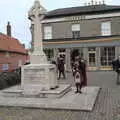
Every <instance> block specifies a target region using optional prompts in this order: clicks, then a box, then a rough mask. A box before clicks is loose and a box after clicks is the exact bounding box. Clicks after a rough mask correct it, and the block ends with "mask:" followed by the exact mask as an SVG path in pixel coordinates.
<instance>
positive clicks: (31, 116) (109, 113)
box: [0, 72, 120, 120]
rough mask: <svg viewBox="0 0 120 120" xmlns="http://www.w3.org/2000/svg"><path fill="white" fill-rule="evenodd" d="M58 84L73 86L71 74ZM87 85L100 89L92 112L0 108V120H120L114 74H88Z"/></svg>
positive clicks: (118, 99) (118, 96)
mask: <svg viewBox="0 0 120 120" xmlns="http://www.w3.org/2000/svg"><path fill="white" fill-rule="evenodd" d="M59 83H70V84H72V85H74V82H73V79H72V76H71V74H70V73H69V74H68V76H67V79H66V80H62V79H61V80H59ZM88 85H90V86H91V85H92V86H93V85H95V86H96V85H97V86H100V87H101V88H102V89H101V91H100V94H99V96H98V99H97V101H96V104H95V107H94V109H93V111H92V112H85V111H69V110H46V109H27V108H17V107H0V120H120V86H118V85H116V73H114V72H88Z"/></svg>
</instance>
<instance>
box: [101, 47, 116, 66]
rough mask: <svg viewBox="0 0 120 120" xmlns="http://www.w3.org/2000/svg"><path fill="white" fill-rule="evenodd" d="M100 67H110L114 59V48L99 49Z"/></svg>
mask: <svg viewBox="0 0 120 120" xmlns="http://www.w3.org/2000/svg"><path fill="white" fill-rule="evenodd" d="M100 53H101V59H100V60H101V65H102V66H111V63H112V60H113V59H115V47H103V48H101V51H100Z"/></svg>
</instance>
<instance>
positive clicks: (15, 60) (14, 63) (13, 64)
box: [0, 52, 29, 72]
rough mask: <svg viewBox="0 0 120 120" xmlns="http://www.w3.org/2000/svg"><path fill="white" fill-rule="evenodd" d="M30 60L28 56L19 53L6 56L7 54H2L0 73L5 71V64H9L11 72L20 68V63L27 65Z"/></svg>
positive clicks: (0, 55)
mask: <svg viewBox="0 0 120 120" xmlns="http://www.w3.org/2000/svg"><path fill="white" fill-rule="evenodd" d="M28 59H29V58H28V55H24V54H19V53H10V54H8V55H6V52H0V72H2V71H3V66H5V64H8V68H9V71H11V70H14V69H16V68H17V67H18V66H19V61H21V63H22V64H25V63H26V61H27V60H28Z"/></svg>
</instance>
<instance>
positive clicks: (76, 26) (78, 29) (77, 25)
mask: <svg viewBox="0 0 120 120" xmlns="http://www.w3.org/2000/svg"><path fill="white" fill-rule="evenodd" d="M72 31H80V24H73V25H72Z"/></svg>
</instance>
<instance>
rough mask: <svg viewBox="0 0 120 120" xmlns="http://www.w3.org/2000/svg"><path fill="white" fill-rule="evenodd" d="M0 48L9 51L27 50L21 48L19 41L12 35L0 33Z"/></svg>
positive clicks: (22, 51) (20, 51)
mask: <svg viewBox="0 0 120 120" xmlns="http://www.w3.org/2000/svg"><path fill="white" fill-rule="evenodd" d="M0 50H5V51H9V52H19V53H25V54H26V53H27V50H26V49H25V48H23V46H22V45H21V44H20V42H19V41H18V40H17V39H15V38H12V37H9V36H7V35H5V34H2V33H0Z"/></svg>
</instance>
